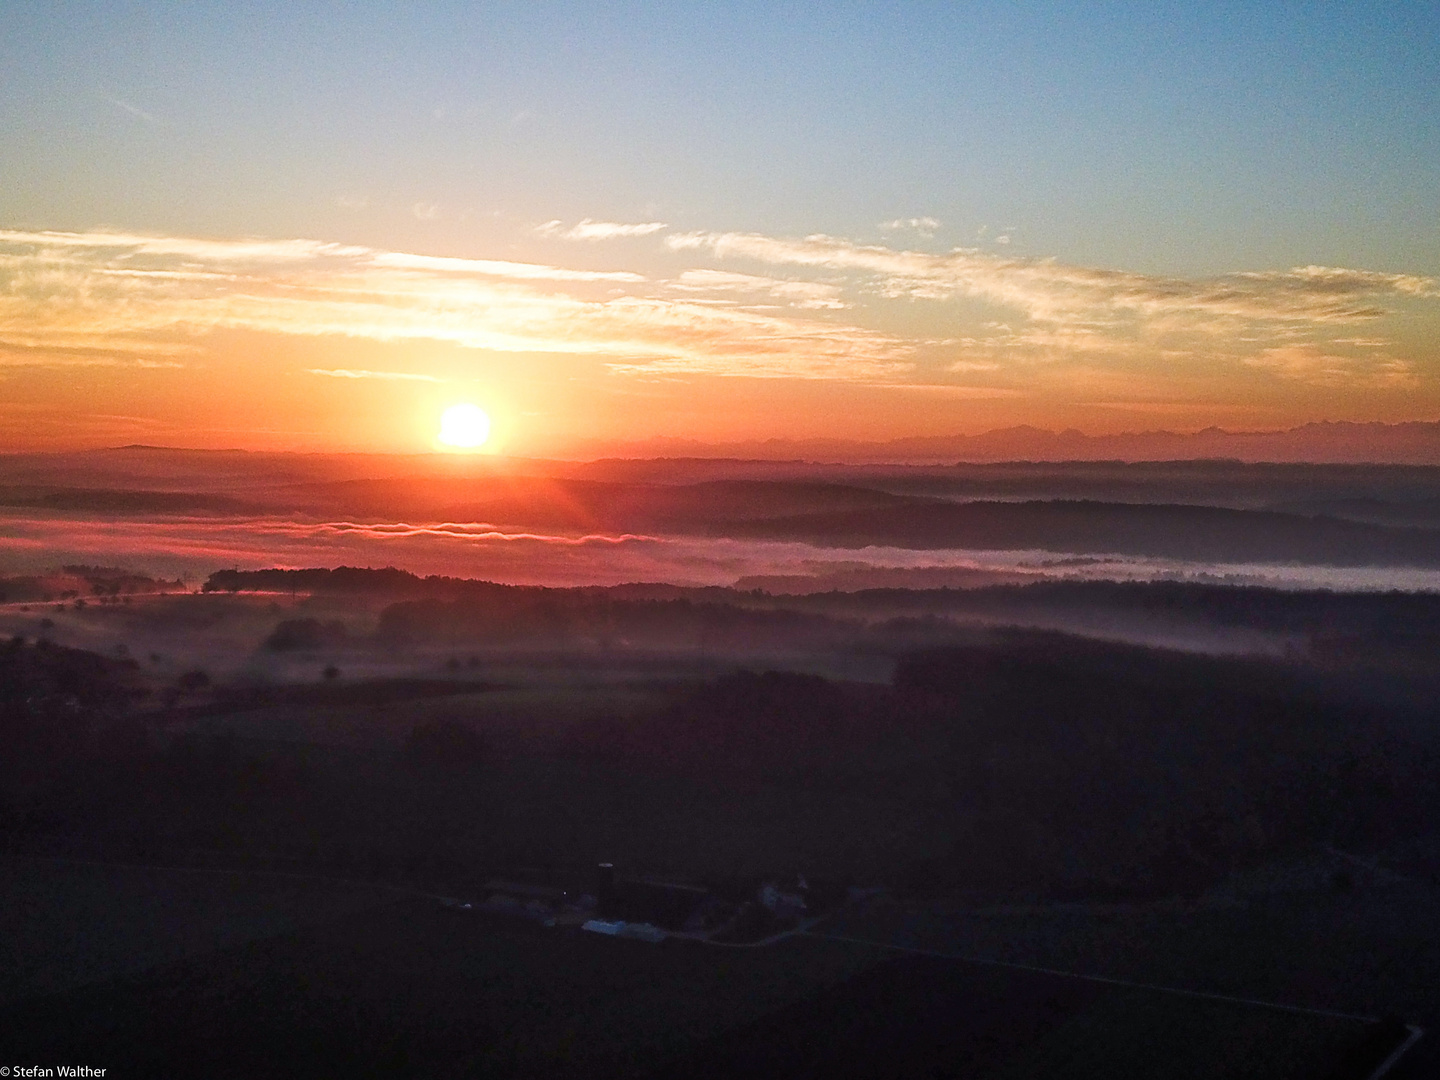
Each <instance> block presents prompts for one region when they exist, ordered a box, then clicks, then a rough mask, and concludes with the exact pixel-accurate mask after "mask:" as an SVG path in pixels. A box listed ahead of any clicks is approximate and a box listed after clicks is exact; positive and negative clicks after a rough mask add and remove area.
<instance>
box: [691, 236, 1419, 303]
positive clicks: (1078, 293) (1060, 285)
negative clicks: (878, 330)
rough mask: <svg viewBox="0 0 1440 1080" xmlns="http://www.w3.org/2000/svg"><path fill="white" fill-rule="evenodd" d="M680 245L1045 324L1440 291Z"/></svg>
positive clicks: (1399, 278)
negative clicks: (969, 303) (984, 306)
mask: <svg viewBox="0 0 1440 1080" xmlns="http://www.w3.org/2000/svg"><path fill="white" fill-rule="evenodd" d="M666 243H667V245H668V246H669V247H671V248H672V249H673V250H676V251H685V250H697V249H698V250H704V251H708V252H710V253H711V254H713V255H714V256H716V257H718V258H741V259H750V260H753V261H756V262H762V263H770V264H772V265H789V266H806V267H815V268H822V269H826V270H832V271H840V272H848V273H859V274H862V275H865V276H866V277H867V278H868V279H869V281H870V282H871V283H872V284H873V286H874V287H875V288H876V289H877V290H878V291H879V292H880V293H881V294H882V295H884V296H889V297H902V296H909V297H916V298H923V299H932V300H948V299H951V298H953V297H957V296H967V297H973V298H977V299H981V300H986V301H990V302H992V303H995V304H998V305H1000V306H1004V307H1010V308H1015V309H1018V310H1020V311H1022V312H1024V313H1025V314H1026V315H1027V316H1028V317H1029V318H1031V319H1033V320H1037V321H1044V322H1071V321H1074V320H1076V319H1086V318H1089V319H1098V320H1104V319H1109V320H1114V319H1117V318H1122V317H1124V318H1135V317H1142V318H1143V317H1151V316H1161V315H1184V316H1186V317H1189V318H1191V319H1204V318H1208V319H1222V318H1223V319H1233V320H1261V321H1276V322H1302V323H1347V322H1357V321H1363V320H1368V319H1374V318H1378V317H1380V316H1382V315H1384V314H1385V313H1386V309H1385V307H1384V306H1383V304H1384V303H1385V302H1387V301H1394V300H1399V299H1408V298H1422V297H1423V298H1434V297H1437V296H1440V284H1437V282H1436V281H1435V279H1434V278H1429V277H1423V276H1419V275H1413V274H1385V273H1377V272H1374V271H1368V270H1349V269H1344V268H1340V267H1323V266H1304V267H1296V268H1295V269H1292V270H1287V271H1276V272H1260V273H1237V274H1230V275H1226V276H1222V277H1216V278H1204V279H1194V280H1192V279H1187V278H1177V277H1160V276H1155V275H1146V274H1136V273H1130V272H1128V271H1122V270H1107V269H1101V268H1096V267H1084V266H1073V265H1068V264H1065V263H1062V262H1059V261H1057V260H1054V259H1022V258H1010V257H1005V256H1000V255H997V254H993V253H990V252H985V251H980V250H977V249H972V248H957V249H955V250H954V251H951V252H949V253H947V254H943V255H931V254H927V253H925V252H918V251H904V250H896V249H893V248H887V247H883V246H879V245H863V244H854V243H851V242H850V241H847V240H841V239H836V238H834V237H829V236H809V237H805V238H803V239H798V240H796V239H784V238H778V237H771V236H764V235H762V234H759V233H705V232H691V233H677V234H674V235H671V236H669V237H666Z"/></svg>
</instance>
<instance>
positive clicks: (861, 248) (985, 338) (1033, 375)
mask: <svg viewBox="0 0 1440 1080" xmlns="http://www.w3.org/2000/svg"><path fill="white" fill-rule="evenodd" d="M897 220H898V219H897ZM915 220H916V221H920V222H922V223H923V221H924V220H925V219H915ZM908 221H909V219H905V221H904V222H902V224H907V225H908ZM887 224H891V223H887ZM551 225H552V226H553V228H551V226H546V227H544V228H547V229H549V230H550V232H551V233H552V234H554V235H557V236H562V235H564V236H567V237H568V236H569V235H570V234H575V233H576V230H577V229H580V228H581V227H582V226H584V227H585V228H587V229H590V230H591V232H592V233H593V234H594V237H588V238H600V234H601V233H605V232H606V230H609V232H608V234H607V235H613V236H643V235H648V234H649V233H653V232H658V231H659V230H660V229H663V228H665V226H663V225H661V224H660V223H656V222H651V223H645V224H639V225H621V224H618V223H613V222H593V221H588V220H587V221H584V222H581V223H580V225H578V226H573V227H570V228H568V229H566V228H564V227H562V226H561V225H560V224H559V223H551ZM652 226H653V227H652ZM597 230H598V231H597ZM625 230H628V231H625ZM577 238H587V237H578V235H577ZM662 243H663V245H664V247H665V248H667V249H668V250H669V251H670V252H672V253H674V254H676V255H680V256H685V255H687V254H688V255H690V256H693V260H692V261H693V262H697V263H701V264H702V265H691V266H688V267H685V268H683V269H681V270H680V271H679V272H678V273H675V274H674V276H673V277H669V278H649V277H647V276H646V275H644V274H641V273H637V272H636V271H634V270H631V269H628V268H598V269H591V268H584V269H580V268H571V267H566V266H556V265H550V264H545V263H531V262H521V261H512V260H492V259H469V258H457V257H449V256H436V255H425V254H419V253H412V252H398V251H384V250H379V249H375V248H369V247H362V246H357V245H345V244H337V243H327V242H322V241H316V240H305V239H279V240H274V239H263V238H258V239H257V238H243V239H230V240H225V239H199V238H192V237H166V236H146V235H140V234H134V233H126V232H109V231H94V232H88V233H64V232H47V231H24V230H0V348H4V349H7V350H9V354H8V355H7V356H6V357H5V358H4V359H0V363H5V364H9V365H11V366H15V365H17V364H20V363H29V364H31V365H41V364H50V365H52V366H66V365H72V364H78V365H92V366H93V365H114V364H119V363H122V362H137V359H136V358H143V359H147V362H156V361H157V358H159V359H160V360H162V361H163V360H164V359H165V358H167V357H174V356H179V355H180V354H182V353H184V352H186V351H191V352H193V351H195V350H196V349H199V348H201V347H202V345H203V341H202V339H203V337H204V336H205V335H206V334H208V333H211V332H213V331H219V330H242V331H254V332H259V333H267V334H280V335H292V336H310V337H319V336H334V337H339V338H353V339H364V340H369V341H373V342H380V343H398V342H408V341H425V340H428V341H435V342H442V343H449V344H453V345H457V346H461V347H464V348H469V349H477V350H487V351H491V352H495V353H511V354H525V353H546V354H554V355H557V356H558V355H568V356H577V357H591V358H594V359H595V360H596V361H597V362H598V365H599V370H601V371H609V372H610V373H612V374H614V375H618V376H625V375H632V376H634V375H638V376H647V377H652V378H670V377H683V376H687V375H721V376H744V377H753V378H796V379H824V380H841V381H852V382H863V383H870V384H886V385H900V384H906V383H913V384H915V385H931V384H934V383H944V382H945V381H946V380H947V379H953V380H955V381H957V382H981V383H987V384H993V385H987V386H980V387H960V388H958V389H957V393H959V392H964V393H969V394H971V395H972V396H975V395H979V396H983V395H986V394H990V395H993V394H998V393H1000V392H1002V391H1003V393H1005V394H1014V393H1016V392H1017V388H1019V387H1022V386H1030V387H1038V386H1040V385H1042V383H1043V384H1044V385H1047V386H1050V387H1052V388H1053V387H1056V386H1059V385H1061V384H1063V383H1064V381H1065V380H1066V379H1069V380H1070V381H1071V382H1074V383H1075V384H1076V385H1079V384H1080V383H1081V382H1083V381H1084V379H1085V378H1087V377H1089V376H1087V375H1086V372H1087V371H1088V372H1091V373H1094V372H1098V371H1100V370H1102V369H1104V368H1106V367H1107V366H1108V367H1110V368H1112V369H1114V370H1117V371H1118V370H1120V369H1121V368H1122V367H1123V368H1125V369H1126V370H1127V371H1130V372H1135V371H1139V370H1141V369H1143V370H1145V371H1146V372H1147V373H1148V377H1154V378H1157V379H1162V380H1163V378H1165V377H1166V372H1168V371H1172V370H1174V371H1178V370H1179V369H1181V368H1187V369H1188V370H1190V371H1191V372H1192V374H1193V372H1195V371H1197V370H1199V369H1201V368H1202V367H1204V366H1205V365H1209V367H1210V368H1211V369H1212V374H1211V376H1210V377H1212V378H1214V377H1217V376H1216V375H1215V374H1214V372H1217V371H1219V370H1222V369H1223V368H1228V370H1231V371H1243V370H1245V369H1246V368H1248V369H1249V370H1251V371H1252V372H1254V371H1263V372H1266V373H1268V374H1269V375H1270V376H1271V377H1273V378H1274V379H1276V380H1280V381H1281V382H1282V383H1296V384H1302V383H1303V384H1309V385H1313V386H1317V387H1332V388H1357V389H1368V390H1375V391H1385V390H1399V389H1403V388H1405V387H1407V386H1411V385H1414V384H1416V383H1417V381H1418V380H1419V379H1420V378H1421V374H1422V369H1421V367H1420V366H1419V365H1418V364H1417V363H1416V362H1415V361H1413V360H1410V359H1406V358H1404V357H1397V356H1395V355H1394V354H1395V347H1394V346H1393V344H1391V343H1390V342H1389V341H1388V339H1387V338H1384V337H1381V336H1378V335H1374V334H1368V335H1365V336H1360V335H1357V333H1356V328H1355V327H1354V324H1357V323H1365V322H1367V321H1373V320H1376V319H1379V318H1380V317H1381V316H1383V315H1385V314H1386V313H1387V312H1389V311H1391V310H1392V309H1399V308H1401V307H1403V306H1404V305H1414V304H1418V303H1428V302H1430V301H1433V300H1434V299H1436V298H1437V297H1440V286H1437V283H1436V281H1435V280H1434V279H1433V278H1429V277H1424V276H1421V275H1413V274H1394V273H1381V272H1377V271H1369V270H1357V269H1346V268H1338V267H1321V266H1304V267H1297V268H1294V269H1291V270H1285V271H1264V272H1241V273H1234V274H1229V275H1223V276H1220V277H1212V278H1205V279H1186V278H1178V277H1162V276H1156V275H1144V274H1135V273H1130V272H1126V271H1115V270H1106V269H1100V268H1094V267H1082V266H1073V265H1068V264H1064V263H1061V262H1058V261H1056V260H1047V259H1030V258H1013V257H1006V256H1002V255H1000V254H997V253H995V252H993V251H980V250H976V249H956V250H953V251H950V252H948V253H944V254H938V255H937V254H929V253H925V252H918V251H910V250H902V249H897V248H890V247H886V246H883V245H865V244H857V243H853V242H851V241H847V240H842V239H836V238H833V237H828V236H811V237H807V238H804V239H798V240H797V239H785V238H776V237H769V236H764V235H761V234H756V233H682V234H671V235H668V236H666V237H664V238H663V240H662ZM714 260H749V261H750V262H752V263H756V264H759V266H760V268H766V267H777V268H778V267H783V268H785V269H784V270H780V271H777V272H776V273H774V274H764V273H754V272H742V271H741V270H739V269H732V268H729V267H717V266H714V265H708V266H707V265H703V263H704V262H707V261H714ZM897 300H899V301H905V302H906V303H905V304H902V305H896V304H894V303H893V301H897ZM916 300H927V301H933V302H934V303H935V304H936V305H941V306H936V307H933V308H927V310H929V311H931V312H932V314H929V315H926V316H925V318H926V319H928V320H930V322H931V325H932V326H933V324H934V321H935V320H937V319H940V320H943V319H947V318H952V317H954V318H956V321H957V325H956V330H953V331H950V332H949V334H946V332H945V331H944V330H943V329H942V330H941V331H940V333H934V332H933V331H932V332H931V333H930V334H928V335H927V334H922V333H921V332H920V330H919V327H918V325H916V324H913V323H912V324H910V325H912V326H913V327H914V328H912V329H909V330H908V331H903V330H901V329H898V327H901V326H905V325H907V324H906V322H905V321H904V320H903V319H902V320H897V319H896V318H893V317H891V312H906V311H909V310H914V309H915V308H916V305H914V304H913V303H911V302H912V301H916ZM960 301H963V302H965V304H968V305H969V307H968V309H964V310H966V311H967V314H965V316H964V317H963V319H962V318H961V317H960V315H959V313H960V312H961V310H962V305H961V304H960V303H958V302H960ZM975 301H979V302H981V303H982V304H984V305H988V306H989V307H992V308H995V309H1000V310H998V311H995V312H993V313H991V314H992V317H991V318H989V319H988V320H986V321H982V320H985V315H984V314H978V315H977V313H976V312H975V310H974V306H975V305H974V302H975ZM946 303H951V304H952V306H951V307H950V308H948V309H947V308H946V307H944V306H943V305H944V304H946ZM887 304H889V305H890V307H888V308H887V307H886V305H887ZM920 306H921V307H925V306H926V305H920ZM841 312H844V313H845V314H844V315H843V316H842V315H841V314H839V313H841ZM950 313H954V315H953V316H952V315H951V314H950ZM906 318H909V316H906ZM881 326H883V327H886V329H883V330H882V329H878V328H877V327H881ZM962 328H963V329H962ZM1342 331H1348V334H1347V336H1345V337H1340V336H1338V334H1339V333H1340V332H1342ZM1327 336H1328V337H1329V338H1330V342H1329V344H1322V345H1317V344H1315V341H1316V340H1319V339H1322V338H1325V337H1327ZM26 350H31V351H36V350H40V351H44V350H48V352H46V353H44V355H41V354H40V353H39V352H37V353H36V356H35V358H34V359H31V360H23V359H16V358H15V357H16V356H17V355H18V354H19V353H22V352H24V351H26ZM1352 352H1359V353H1361V357H1360V358H1357V357H1353V356H1350V355H1348V354H1350V353H1352ZM176 362H178V361H176ZM305 370H307V371H309V372H311V373H313V374H316V375H323V376H328V377H331V378H342V379H366V378H369V379H395V380H406V379H409V380H413V381H437V376H435V375H432V374H429V373H424V372H419V373H404V372H396V371H384V370H373V369H371V368H370V367H369V366H362V365H355V366H354V367H351V366H348V365H344V364H343V362H342V363H341V364H337V365H336V366H334V367H324V368H320V367H315V368H308V369H305Z"/></svg>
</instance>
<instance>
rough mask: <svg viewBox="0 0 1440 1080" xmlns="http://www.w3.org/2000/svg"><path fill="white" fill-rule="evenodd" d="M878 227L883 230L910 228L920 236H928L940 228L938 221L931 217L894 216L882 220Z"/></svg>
mask: <svg viewBox="0 0 1440 1080" xmlns="http://www.w3.org/2000/svg"><path fill="white" fill-rule="evenodd" d="M880 228H881V229H883V230H884V231H885V232H898V231H900V230H901V229H912V230H914V231H915V232H917V233H919V234H920V235H921V236H926V237H929V236H934V235H935V230H936V229H938V228H940V222H939V221H937V220H936V219H935V218H933V217H910V218H895V219H894V220H892V221H882V222H881V223H880Z"/></svg>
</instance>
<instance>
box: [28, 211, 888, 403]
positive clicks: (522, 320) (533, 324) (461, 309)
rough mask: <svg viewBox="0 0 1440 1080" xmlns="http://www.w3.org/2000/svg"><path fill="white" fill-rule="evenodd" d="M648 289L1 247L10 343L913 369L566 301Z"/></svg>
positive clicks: (578, 279) (524, 273)
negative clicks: (338, 344)
mask: <svg viewBox="0 0 1440 1080" xmlns="http://www.w3.org/2000/svg"><path fill="white" fill-rule="evenodd" d="M755 281H756V282H757V283H759V284H761V285H765V288H766V289H767V290H769V291H771V292H772V293H773V292H774V291H775V290H779V292H780V294H781V295H786V296H787V297H788V298H789V299H790V300H791V301H792V302H793V304H794V306H796V307H806V306H833V305H832V304H831V303H830V301H831V300H832V299H833V289H832V288H831V287H829V286H826V285H823V284H815V283H804V282H802V283H793V287H792V284H789V283H785V282H780V281H773V282H771V283H770V284H765V282H764V281H763V280H762V279H758V278H757V279H755ZM644 283H645V279H644V278H643V277H642V276H641V275H639V274H635V273H632V272H630V271H590V270H568V269H564V268H560V267H553V266H545V265H541V264H531V263H518V262H502V261H491V260H472V259H455V258H442V257H436V256H426V255H416V254H409V253H404V252H385V251H376V250H372V249H369V248H362V247H354V246H342V245H336V244H322V243H318V242H314V241H304V240H292V241H259V240H255V241H234V242H224V241H192V240H188V239H186V238H173V237H143V236H133V235H129V234H117V233H93V234H69V233H39V232H18V231H11V232H3V233H0V342H6V341H12V340H23V341H26V342H31V343H38V344H46V343H49V344H65V345H72V346H88V347H92V348H110V347H113V346H114V345H115V344H116V343H117V342H132V343H139V342H153V341H157V340H158V341H167V340H169V341H174V340H182V341H183V340H184V339H185V338H186V337H190V338H193V337H194V336H195V335H201V334H204V333H206V332H209V331H212V330H218V329H230V330H233V329H239V330H251V331H259V332H263V333H277V334H290V335H311V336H319V335H336V336H343V337H352V338H365V339H369V340H373V341H379V342H398V341H408V340H434V341H442V342H451V343H454V344H457V345H461V346H465V347H468V348H476V349H487V350H493V351H497V352H511V353H535V352H541V353H555V354H570V355H581V356H594V357H597V358H601V359H603V360H605V361H607V362H609V363H610V364H611V370H613V371H616V372H639V371H656V372H659V371H663V372H667V373H676V372H691V373H706V374H726V375H755V376H763V377H779V376H787V375H788V376H794V377H800V378H831V379H862V380H870V381H873V380H876V379H881V378H893V377H897V376H898V375H900V374H902V373H903V372H904V371H906V370H908V369H909V367H910V366H911V359H910V351H911V350H910V347H909V346H908V344H907V343H906V342H904V341H902V340H900V339H897V338H895V337H892V336H890V335H887V334H882V333H878V332H875V331H871V330H867V329H864V328H861V327H855V326H845V325H839V324H835V323H830V322H823V321H815V320H811V319H803V318H790V317H782V316H780V315H778V314H774V313H771V312H764V311H755V310H738V309H737V310H730V309H723V308H717V307H715V306H713V305H708V304H705V303H702V302H699V301H698V300H689V299H677V298H669V297H665V296H655V295H644V294H638V295H637V294H633V293H626V294H623V295H619V296H613V295H611V296H600V297H597V296H587V295H581V294H576V293H574V292H570V291H567V289H568V288H571V287H574V288H579V287H582V286H592V285H598V284H608V285H627V286H632V287H639V286H643V285H644ZM711 284H712V285H714V284H715V282H714V281H712V282H711ZM726 284H728V285H729V286H732V287H733V286H734V285H735V284H736V282H735V281H733V280H727V281H726ZM542 285H543V286H546V287H544V288H541V286H542ZM582 291H583V290H582ZM336 370H339V369H336ZM345 370H351V369H345ZM340 377H344V376H340Z"/></svg>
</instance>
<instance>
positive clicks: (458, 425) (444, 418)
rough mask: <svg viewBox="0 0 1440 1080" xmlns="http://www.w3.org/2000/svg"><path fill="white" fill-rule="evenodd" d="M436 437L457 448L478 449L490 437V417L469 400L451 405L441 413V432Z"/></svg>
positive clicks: (446, 444)
mask: <svg viewBox="0 0 1440 1080" xmlns="http://www.w3.org/2000/svg"><path fill="white" fill-rule="evenodd" d="M436 438H437V439H438V440H439V441H440V442H441V443H443V444H444V445H445V446H450V447H454V448H455V449H456V450H476V449H478V448H479V447H481V446H484V445H485V440H486V439H488V438H490V417H489V416H487V415H486V413H485V410H484V409H482V408H480V406H478V405H471V404H470V403H469V402H462V403H461V404H459V405H451V406H450V407H449V408H448V409H446V410H445V411H444V412H443V413H441V414H440V434H439V435H437V436H436Z"/></svg>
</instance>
